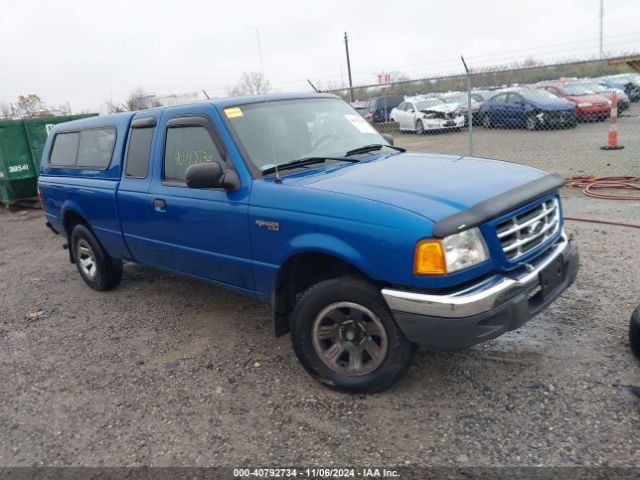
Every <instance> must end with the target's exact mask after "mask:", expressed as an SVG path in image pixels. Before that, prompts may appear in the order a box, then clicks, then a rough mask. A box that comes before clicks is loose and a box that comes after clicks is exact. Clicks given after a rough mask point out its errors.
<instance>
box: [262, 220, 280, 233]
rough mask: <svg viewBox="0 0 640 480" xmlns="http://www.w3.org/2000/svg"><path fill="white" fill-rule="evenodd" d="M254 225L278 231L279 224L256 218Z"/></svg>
mask: <svg viewBox="0 0 640 480" xmlns="http://www.w3.org/2000/svg"><path fill="white" fill-rule="evenodd" d="M256 225H257V226H258V227H260V228H263V227H267V229H268V230H269V231H271V232H278V231H280V224H279V223H278V222H268V221H266V220H256Z"/></svg>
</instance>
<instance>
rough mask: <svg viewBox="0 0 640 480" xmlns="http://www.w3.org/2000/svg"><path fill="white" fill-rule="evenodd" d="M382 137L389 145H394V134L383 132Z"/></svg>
mask: <svg viewBox="0 0 640 480" xmlns="http://www.w3.org/2000/svg"><path fill="white" fill-rule="evenodd" d="M382 138H384V139H385V140H386V141H387V142H389V145H393V135H391V134H390V133H383V134H382Z"/></svg>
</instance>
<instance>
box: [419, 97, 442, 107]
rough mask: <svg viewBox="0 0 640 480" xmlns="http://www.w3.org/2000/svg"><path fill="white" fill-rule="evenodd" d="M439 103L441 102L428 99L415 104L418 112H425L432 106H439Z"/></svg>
mask: <svg viewBox="0 0 640 480" xmlns="http://www.w3.org/2000/svg"><path fill="white" fill-rule="evenodd" d="M441 103H442V100H440V99H439V98H428V99H426V100H420V101H419V102H416V108H417V109H418V110H427V109H429V108H431V107H433V106H434V105H440V104H441Z"/></svg>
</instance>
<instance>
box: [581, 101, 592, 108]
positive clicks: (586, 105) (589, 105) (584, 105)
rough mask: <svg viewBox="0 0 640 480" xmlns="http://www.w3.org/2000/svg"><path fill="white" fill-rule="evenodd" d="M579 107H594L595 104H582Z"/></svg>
mask: <svg viewBox="0 0 640 480" xmlns="http://www.w3.org/2000/svg"><path fill="white" fill-rule="evenodd" d="M578 106H579V107H593V104H592V103H591V102H580V103H579V104H578Z"/></svg>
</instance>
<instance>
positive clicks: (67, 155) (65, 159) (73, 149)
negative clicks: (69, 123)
mask: <svg viewBox="0 0 640 480" xmlns="http://www.w3.org/2000/svg"><path fill="white" fill-rule="evenodd" d="M79 141H80V132H71V133H58V134H57V135H56V138H55V139H54V141H53V150H52V151H51V157H50V158H49V163H50V164H51V165H60V166H75V164H76V156H77V155H78V143H79Z"/></svg>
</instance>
